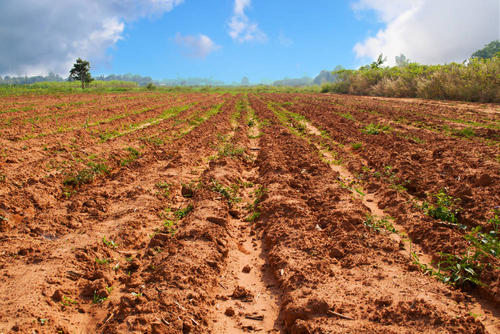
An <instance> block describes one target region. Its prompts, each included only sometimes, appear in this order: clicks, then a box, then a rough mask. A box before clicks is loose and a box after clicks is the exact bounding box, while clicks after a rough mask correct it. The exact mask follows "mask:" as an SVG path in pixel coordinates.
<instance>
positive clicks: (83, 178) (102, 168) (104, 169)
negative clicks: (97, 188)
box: [63, 161, 109, 187]
mask: <svg viewBox="0 0 500 334" xmlns="http://www.w3.org/2000/svg"><path fill="white" fill-rule="evenodd" d="M87 166H88V168H85V169H82V170H80V171H79V172H78V173H76V174H74V175H71V176H68V177H67V178H65V179H64V180H63V184H64V185H65V186H70V187H79V186H81V185H83V184H88V183H92V182H93V181H94V179H95V177H96V176H97V175H103V174H109V168H108V166H106V165H105V164H104V163H95V162H92V161H90V162H89V163H88V164H87Z"/></svg>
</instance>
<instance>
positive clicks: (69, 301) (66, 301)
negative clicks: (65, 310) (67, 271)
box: [61, 296, 78, 306]
mask: <svg viewBox="0 0 500 334" xmlns="http://www.w3.org/2000/svg"><path fill="white" fill-rule="evenodd" d="M61 304H62V306H71V305H74V304H78V302H77V301H76V300H73V299H71V298H70V297H68V296H63V298H62V300H61Z"/></svg>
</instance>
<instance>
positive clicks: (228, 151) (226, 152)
mask: <svg viewBox="0 0 500 334" xmlns="http://www.w3.org/2000/svg"><path fill="white" fill-rule="evenodd" d="M218 151H219V157H234V156H242V155H243V154H244V153H245V148H243V147H235V146H234V144H232V143H226V144H224V146H222V147H221V148H219V150H218Z"/></svg>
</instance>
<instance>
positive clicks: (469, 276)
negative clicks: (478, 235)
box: [438, 251, 483, 286]
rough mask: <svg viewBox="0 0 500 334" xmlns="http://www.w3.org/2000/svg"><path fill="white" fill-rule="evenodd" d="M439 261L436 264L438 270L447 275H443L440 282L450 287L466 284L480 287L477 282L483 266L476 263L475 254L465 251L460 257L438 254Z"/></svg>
mask: <svg viewBox="0 0 500 334" xmlns="http://www.w3.org/2000/svg"><path fill="white" fill-rule="evenodd" d="M438 254H439V255H440V256H441V259H442V260H441V261H440V262H439V263H438V266H439V268H440V269H443V270H445V271H447V272H448V273H449V274H448V275H443V276H444V277H443V279H442V281H443V282H444V283H450V284H452V285H458V286H463V285H465V284H466V283H467V282H470V283H472V284H473V285H482V283H481V281H479V273H480V272H481V270H482V268H483V265H482V264H479V263H478V261H477V260H478V259H477V253H475V254H470V253H469V251H467V252H466V253H465V254H462V255H455V254H448V253H438Z"/></svg>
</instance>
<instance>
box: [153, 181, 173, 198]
mask: <svg viewBox="0 0 500 334" xmlns="http://www.w3.org/2000/svg"><path fill="white" fill-rule="evenodd" d="M155 186H156V188H159V189H160V190H162V191H163V196H165V197H168V196H170V187H171V186H172V185H171V184H170V183H168V182H158V183H157V184H155Z"/></svg>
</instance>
